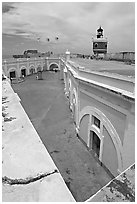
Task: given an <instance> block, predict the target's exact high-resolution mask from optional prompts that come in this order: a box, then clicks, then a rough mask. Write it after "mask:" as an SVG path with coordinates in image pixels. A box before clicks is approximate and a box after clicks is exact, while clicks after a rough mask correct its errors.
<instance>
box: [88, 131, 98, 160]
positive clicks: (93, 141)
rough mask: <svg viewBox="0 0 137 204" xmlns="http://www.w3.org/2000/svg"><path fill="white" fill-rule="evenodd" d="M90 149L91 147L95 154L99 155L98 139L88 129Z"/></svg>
mask: <svg viewBox="0 0 137 204" xmlns="http://www.w3.org/2000/svg"><path fill="white" fill-rule="evenodd" d="M90 149H92V150H93V152H94V153H95V155H97V156H98V157H99V153H100V139H99V137H98V135H97V134H96V133H95V132H94V131H90Z"/></svg>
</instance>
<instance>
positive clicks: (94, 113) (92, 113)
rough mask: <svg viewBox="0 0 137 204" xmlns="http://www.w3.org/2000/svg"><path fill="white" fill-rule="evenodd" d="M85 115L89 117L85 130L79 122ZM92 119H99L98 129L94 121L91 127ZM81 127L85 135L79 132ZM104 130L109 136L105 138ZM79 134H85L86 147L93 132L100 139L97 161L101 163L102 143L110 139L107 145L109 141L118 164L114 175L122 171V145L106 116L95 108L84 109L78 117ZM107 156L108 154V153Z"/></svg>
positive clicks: (87, 107)
mask: <svg viewBox="0 0 137 204" xmlns="http://www.w3.org/2000/svg"><path fill="white" fill-rule="evenodd" d="M87 115H89V117H88V120H87V121H86V123H84V126H85V125H87V127H86V128H85V127H84V126H83V125H82V123H81V122H82V120H83V119H84V117H85V116H87ZM93 117H95V118H96V117H97V118H99V120H100V124H99V128H98V127H97V126H98V123H97V121H96V123H94V124H93V125H92V123H93ZM95 124H96V125H95ZM81 127H83V128H85V131H86V133H83V132H82V131H81ZM104 129H105V131H106V132H107V134H108V135H109V136H107V137H106V136H105V137H104V133H103V132H104ZM80 132H82V134H84V135H85V134H87V136H86V138H85V142H86V144H87V146H88V147H90V142H91V141H90V140H91V137H92V135H93V132H94V134H96V135H97V136H98V137H99V139H100V155H99V160H100V161H102V155H103V152H104V149H103V148H104V145H105V143H104V142H106V141H107V138H108V139H109V138H110V139H109V143H110V141H111V144H113V146H114V149H115V151H116V157H117V158H116V159H115V161H116V160H117V164H118V167H117V170H114V172H115V175H116V173H119V172H121V171H122V168H123V162H122V143H121V140H120V138H119V135H118V133H117V132H116V130H115V128H114V127H113V125H112V123H111V122H110V120H109V119H108V118H107V117H106V115H105V114H104V113H102V111H100V110H99V109H97V108H95V107H91V106H86V107H84V108H83V109H82V110H81V112H80V117H79V133H80ZM80 137H82V135H80ZM92 138H93V137H92ZM111 146H112V145H111ZM108 149H109V148H108ZM105 152H106V150H105ZM107 154H109V152H108V153H107ZM112 162H113V161H112ZM110 168H111V166H110ZM110 168H109V169H110ZM116 171H117V172H116Z"/></svg>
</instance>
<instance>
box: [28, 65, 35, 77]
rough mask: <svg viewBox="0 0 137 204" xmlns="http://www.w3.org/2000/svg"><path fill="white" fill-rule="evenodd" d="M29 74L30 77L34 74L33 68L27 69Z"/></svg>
mask: <svg viewBox="0 0 137 204" xmlns="http://www.w3.org/2000/svg"><path fill="white" fill-rule="evenodd" d="M29 73H30V74H31V75H32V74H34V73H35V68H34V67H30V69H29Z"/></svg>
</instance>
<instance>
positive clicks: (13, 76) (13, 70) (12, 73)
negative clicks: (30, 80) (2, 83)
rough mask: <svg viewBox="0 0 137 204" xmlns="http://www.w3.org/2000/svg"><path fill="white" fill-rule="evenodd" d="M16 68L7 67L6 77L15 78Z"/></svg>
mask: <svg viewBox="0 0 137 204" xmlns="http://www.w3.org/2000/svg"><path fill="white" fill-rule="evenodd" d="M17 76H18V75H17V70H16V68H11V69H9V70H8V77H9V78H10V79H11V78H13V79H15V78H17Z"/></svg>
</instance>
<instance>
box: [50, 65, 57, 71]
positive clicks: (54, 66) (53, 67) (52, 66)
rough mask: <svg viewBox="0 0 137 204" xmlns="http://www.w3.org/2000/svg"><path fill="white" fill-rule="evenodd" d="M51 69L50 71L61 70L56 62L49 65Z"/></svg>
mask: <svg viewBox="0 0 137 204" xmlns="http://www.w3.org/2000/svg"><path fill="white" fill-rule="evenodd" d="M49 70H50V71H58V70H59V66H58V64H56V63H52V64H50V65H49Z"/></svg>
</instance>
